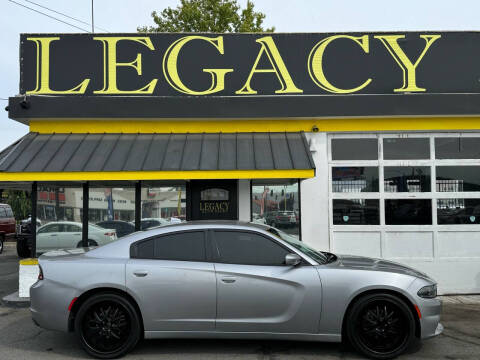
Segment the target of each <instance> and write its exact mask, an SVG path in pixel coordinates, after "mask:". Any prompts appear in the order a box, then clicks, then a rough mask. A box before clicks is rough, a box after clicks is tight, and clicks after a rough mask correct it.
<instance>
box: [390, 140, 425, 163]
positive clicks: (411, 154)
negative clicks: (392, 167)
mask: <svg viewBox="0 0 480 360" xmlns="http://www.w3.org/2000/svg"><path fill="white" fill-rule="evenodd" d="M383 158H384V159H387V160H403V159H430V141H429V139H428V138H403V139H397V138H385V139H383Z"/></svg>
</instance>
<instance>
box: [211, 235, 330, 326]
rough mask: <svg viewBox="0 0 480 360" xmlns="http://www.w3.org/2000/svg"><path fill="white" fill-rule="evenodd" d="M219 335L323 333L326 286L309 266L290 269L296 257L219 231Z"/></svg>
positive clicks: (257, 239) (259, 239)
mask: <svg viewBox="0 0 480 360" xmlns="http://www.w3.org/2000/svg"><path fill="white" fill-rule="evenodd" d="M210 234H212V235H213V238H214V243H213V244H214V250H213V251H214V252H216V256H218V259H217V261H216V262H215V271H216V276H217V321H216V329H217V331H225V332H273V333H317V332H318V326H319V320H320V311H321V294H322V289H321V282H320V278H319V275H318V273H317V271H316V270H315V268H314V267H313V266H311V265H310V264H308V263H307V262H306V261H305V260H304V261H303V262H302V263H301V264H299V265H297V266H287V265H284V263H285V256H286V255H287V254H289V253H292V252H293V251H291V250H289V249H288V248H286V247H284V246H283V245H282V244H279V243H278V242H277V241H276V240H274V239H272V238H271V237H269V236H267V235H264V234H261V233H257V232H252V231H239V230H236V231H231V230H215V231H212V232H211V233H210Z"/></svg>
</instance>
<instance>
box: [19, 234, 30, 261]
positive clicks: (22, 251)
mask: <svg viewBox="0 0 480 360" xmlns="http://www.w3.org/2000/svg"><path fill="white" fill-rule="evenodd" d="M17 255H18V257H19V258H22V259H24V258H27V257H29V256H30V255H31V254H30V249H29V248H28V246H27V241H26V240H25V239H17Z"/></svg>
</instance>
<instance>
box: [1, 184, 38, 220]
mask: <svg viewBox="0 0 480 360" xmlns="http://www.w3.org/2000/svg"><path fill="white" fill-rule="evenodd" d="M2 198H4V199H5V200H6V201H5V202H6V203H7V204H8V205H10V206H11V207H12V211H13V214H14V215H15V219H16V220H22V219H26V218H27V217H28V215H30V214H31V213H32V203H31V201H30V197H29V196H28V193H27V192H26V191H22V190H4V191H3V194H2Z"/></svg>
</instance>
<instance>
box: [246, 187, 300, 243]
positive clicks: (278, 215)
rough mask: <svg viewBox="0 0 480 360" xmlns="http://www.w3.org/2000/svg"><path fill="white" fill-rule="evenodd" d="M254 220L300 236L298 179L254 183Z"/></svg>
mask: <svg viewBox="0 0 480 360" xmlns="http://www.w3.org/2000/svg"><path fill="white" fill-rule="evenodd" d="M252 221H253V222H255V223H260V224H268V225H270V226H273V227H276V228H280V229H282V230H283V231H285V232H286V233H288V234H290V235H293V236H295V237H297V238H298V237H299V234H300V201H299V196H298V181H296V180H294V181H286V182H283V183H276V182H275V183H265V184H263V183H262V184H260V183H253V184H252Z"/></svg>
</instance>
